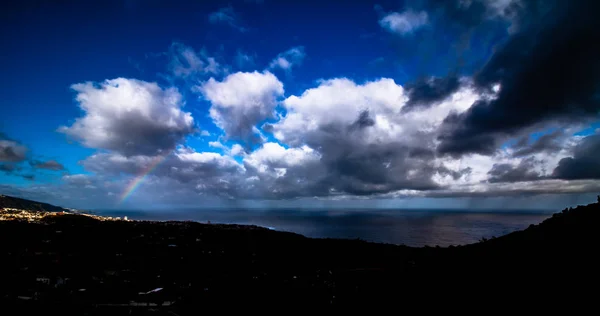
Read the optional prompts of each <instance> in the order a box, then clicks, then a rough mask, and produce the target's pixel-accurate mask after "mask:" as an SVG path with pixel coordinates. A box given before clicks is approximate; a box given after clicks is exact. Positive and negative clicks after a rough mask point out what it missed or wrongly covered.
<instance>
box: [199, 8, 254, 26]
mask: <svg viewBox="0 0 600 316" xmlns="http://www.w3.org/2000/svg"><path fill="white" fill-rule="evenodd" d="M208 20H209V21H210V23H213V24H218V23H222V24H227V25H229V26H230V27H232V28H234V29H236V30H238V31H240V32H245V31H246V28H245V27H243V26H242V25H241V24H240V21H239V17H238V15H237V13H236V12H235V11H234V10H233V8H232V7H231V6H227V7H223V8H220V9H219V10H217V11H215V12H212V13H211V14H209V16H208Z"/></svg>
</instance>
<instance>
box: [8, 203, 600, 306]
mask: <svg viewBox="0 0 600 316" xmlns="http://www.w3.org/2000/svg"><path fill="white" fill-rule="evenodd" d="M5 199H6V197H5V198H4V199H0V201H4V200H5ZM599 199H600V197H599ZM21 203H23V202H21ZM32 203H33V202H32ZM2 207H4V205H1V204H0V208H2ZM599 220H600V201H599V203H594V204H590V205H587V206H578V207H576V208H568V209H565V210H563V211H562V212H559V213H556V214H554V215H553V216H552V217H550V218H548V219H547V220H545V221H544V222H543V223H541V224H539V225H531V226H529V228H527V229H525V230H523V231H518V232H514V233H511V234H508V235H505V236H501V237H497V238H491V239H488V240H482V241H481V242H479V243H475V244H471V245H462V246H451V247H448V248H441V247H423V248H412V247H407V246H396V245H386V244H376V243H369V242H365V241H361V240H335V239H311V238H306V237H303V236H301V235H297V234H293V233H285V232H277V231H271V230H268V229H264V228H260V227H256V226H242V225H220V224H201V223H196V222H149V221H129V222H128V221H99V220H96V219H93V218H89V217H85V216H82V215H74V214H72V215H60V216H58V215H55V216H49V217H47V218H45V219H43V220H41V221H39V222H35V223H28V222H25V221H2V222H0V240H1V241H2V244H1V248H0V273H1V275H0V280H1V282H0V302H1V303H2V304H3V305H0V306H3V308H4V309H5V310H18V311H19V313H18V314H20V315H25V314H37V315H44V314H57V315H105V314H110V315H131V314H134V315H146V314H151V315H198V314H200V313H202V312H204V311H207V310H212V309H218V310H219V311H221V312H227V311H232V310H233V309H243V310H245V311H246V312H252V313H253V312H256V311H259V312H261V311H267V310H269V308H276V306H285V308H287V310H280V309H277V311H281V312H282V313H287V312H288V311H295V310H297V309H299V308H312V309H313V311H315V312H323V311H325V310H329V309H338V308H343V309H345V308H354V307H368V308H370V309H371V311H373V309H375V308H383V307H392V308H395V309H394V311H397V312H403V311H404V312H409V311H411V310H412V308H416V309H417V310H418V311H420V312H423V311H427V310H431V309H442V310H446V311H447V310H448V309H449V308H452V307H454V308H456V307H460V308H461V310H465V309H474V310H475V311H478V312H479V313H487V312H491V311H492V310H494V311H498V310H501V309H504V308H509V307H510V308H513V309H511V311H512V312H514V311H515V309H514V308H519V309H520V308H522V306H526V305H529V306H535V307H536V311H537V312H540V310H541V309H544V308H550V309H555V308H557V307H558V306H569V311H570V312H574V311H576V310H577V309H578V308H583V306H585V304H592V303H593V302H595V299H596V293H597V290H596V287H597V284H598V278H599V275H600V272H599V271H600V270H599V269H600V265H599V264H600V260H599V257H598V249H599V244H598V241H599V240H600V237H599V236H600V235H599V233H600V230H599V229H598V223H600V221H599ZM314 308H318V309H314ZM6 315H9V314H6Z"/></svg>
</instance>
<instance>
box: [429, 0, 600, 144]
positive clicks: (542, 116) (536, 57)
mask: <svg viewBox="0 0 600 316" xmlns="http://www.w3.org/2000/svg"><path fill="white" fill-rule="evenodd" d="M599 9H600V3H599V2H597V1H569V2H567V1H564V2H559V3H557V4H556V5H555V7H554V8H553V9H552V10H551V11H550V12H549V13H548V14H547V15H545V16H544V18H543V19H540V20H539V21H530V22H531V23H530V26H529V27H528V28H526V29H524V30H522V31H521V32H519V33H516V34H514V35H513V36H511V37H510V38H509V39H508V41H507V42H506V43H505V44H504V45H502V46H500V47H499V48H498V49H497V50H496V52H495V54H494V55H493V56H492V57H491V59H490V60H489V61H488V62H487V64H486V65H485V66H484V67H483V69H481V70H480V71H479V72H478V73H477V74H476V76H475V77H474V82H475V85H476V87H477V88H478V89H480V90H481V91H488V92H491V87H492V86H493V85H495V84H500V86H501V90H500V92H499V94H498V96H497V98H496V99H493V100H481V101H478V102H477V103H475V104H474V105H473V106H472V107H471V108H470V109H469V110H468V111H466V112H464V113H462V114H460V115H457V114H452V115H450V116H448V117H447V118H446V120H445V122H444V126H442V129H441V132H442V134H441V135H440V137H439V139H440V140H441V141H442V143H441V144H440V146H439V147H438V151H439V152H440V153H442V154H452V155H461V154H464V153H482V154H489V153H490V152H493V150H492V149H493V148H496V147H497V146H498V143H499V142H501V141H502V140H503V139H504V138H505V137H508V136H510V135H513V134H515V133H516V132H518V131H520V130H521V129H523V128H526V127H530V126H533V125H535V124H537V123H540V122H546V121H550V120H555V121H563V122H572V121H578V120H585V119H588V120H589V119H594V118H596V119H597V118H598V113H599V112H598V111H599V110H600V97H599V94H598V91H599V90H598V89H599V86H600V57H599V56H600V45H597V43H598V42H600V19H598V18H597V12H600V11H599ZM535 22H537V23H535Z"/></svg>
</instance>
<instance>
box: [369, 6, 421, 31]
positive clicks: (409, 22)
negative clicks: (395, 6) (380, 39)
mask: <svg viewBox="0 0 600 316" xmlns="http://www.w3.org/2000/svg"><path fill="white" fill-rule="evenodd" d="M428 20H429V19H428V16H427V12H424V11H421V12H414V11H412V10H407V11H404V12H402V13H398V12H392V13H390V14H388V15H386V16H384V17H383V18H381V19H380V20H379V25H380V26H381V27H383V28H384V29H386V30H388V31H390V32H392V33H397V34H400V35H408V34H411V33H413V32H414V31H416V30H418V29H420V28H422V27H424V26H425V25H427V23H428Z"/></svg>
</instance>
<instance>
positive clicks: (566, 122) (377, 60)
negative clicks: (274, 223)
mask: <svg viewBox="0 0 600 316" xmlns="http://www.w3.org/2000/svg"><path fill="white" fill-rule="evenodd" d="M559 5H560V4H556V3H554V2H552V1H548V2H547V3H543V5H540V8H541V9H539V8H537V9H536V8H533V7H532V5H530V4H527V3H523V2H522V1H518V0H506V1H499V2H491V1H486V0H481V1H472V3H470V4H469V3H465V2H460V1H448V2H447V3H440V2H436V1H404V2H403V1H376V2H368V1H355V2H342V1H330V2H325V1H320V2H313V1H285V2H283V1H269V0H264V1H250V0H245V1H159V0H153V1H116V0H115V1H103V2H99V1H65V2H61V4H45V3H42V2H37V1H25V2H24V3H21V4H19V5H13V6H11V7H8V6H7V7H6V8H5V10H2V11H4V12H3V13H2V30H3V31H1V32H0V36H1V39H2V42H3V43H6V45H3V49H2V50H3V58H1V59H0V67H1V68H2V69H3V76H2V77H1V78H2V79H1V80H2V82H1V85H0V86H1V88H0V107H1V113H2V118H1V119H0V132H1V133H2V134H1V135H0V146H2V147H1V148H0V149H3V150H5V154H4V156H2V155H0V164H1V165H0V166H2V168H0V183H1V184H2V186H0V193H5V194H16V195H20V196H24V197H29V198H38V199H43V200H49V201H51V202H54V203H58V204H64V205H67V206H69V205H73V206H76V207H87V208H96V207H111V208H112V207H133V206H140V205H141V206H142V207H144V206H145V205H162V206H164V207H169V206H177V205H179V204H181V205H184V206H194V205H196V204H203V203H208V204H209V205H213V206H215V205H216V206H219V205H232V203H233V205H239V206H245V205H269V206H270V205H273V206H278V205H283V206H295V205H323V203H325V205H337V206H344V205H348V204H350V205H352V204H353V203H362V204H364V205H365V206H380V205H401V206H403V205H406V206H410V207H415V206H416V207H419V206H423V207H435V206H437V205H440V206H446V205H447V204H448V201H451V205H456V206H457V207H464V205H465V203H467V204H468V203H471V202H465V201H466V200H465V199H469V200H472V199H477V200H481V202H480V203H481V205H486V203H488V204H489V203H491V202H485V200H486V199H488V198H489V197H500V198H501V199H504V200H503V201H509V200H511V199H512V200H511V201H513V202H512V203H513V204H514V203H515V202H514V201H518V202H519V203H527V204H528V205H529V204H535V203H532V202H531V201H543V200H546V201H548V196H549V195H550V196H555V197H553V199H554V200H557V199H558V200H560V201H564V202H563V203H570V202H571V201H573V198H575V199H576V200H577V201H582V200H586V199H590V198H591V197H593V196H594V191H597V190H598V188H599V187H600V185H599V184H598V180H597V179H598V178H597V176H596V174H597V173H595V171H594V172H590V173H589V175H587V174H586V175H582V174H581V172H579V171H577V170H574V168H575V167H574V166H577V165H580V164H581V163H584V164H589V166H588V167H589V168H591V169H594V168H596V167H597V164H595V163H593V162H591V161H590V158H589V157H588V155H590V154H593V153H594V150H596V148H597V147H596V146H597V141H596V139H595V138H594V137H595V135H596V134H597V131H598V123H597V122H598V107H597V98H596V99H594V98H593V97H591V96H589V95H590V92H589V91H587V90H586V91H583V89H575V88H572V87H570V86H568V87H565V91H564V92H560V93H559V92H557V93H558V94H557V95H555V96H553V97H552V99H553V100H558V99H561V98H563V99H565V101H564V102H563V103H560V104H559V103H557V104H555V105H553V106H549V108H552V109H555V110H552V111H550V110H548V111H546V110H545V108H544V105H543V104H542V105H537V104H534V105H530V103H528V102H526V101H527V100H525V99H526V98H524V97H519V96H522V95H524V92H521V90H522V88H519V87H517V88H512V83H513V82H520V81H519V80H520V77H519V76H525V75H526V74H527V73H528V72H527V71H528V70H527V69H521V68H524V67H523V66H520V67H521V68H519V66H516V64H519V63H521V64H523V62H521V61H519V60H517V62H515V63H513V64H509V66H506V65H504V64H503V65H501V67H500V66H498V65H497V64H498V63H497V62H495V61H497V60H499V58H500V57H502V56H505V55H506V56H513V55H517V56H520V55H518V54H513V55H510V54H505V55H502V53H503V52H505V51H508V52H513V51H510V50H511V49H513V48H512V46H511V45H512V42H513V41H516V40H518V38H519V37H526V36H530V34H533V33H535V34H540V32H543V31H544V30H545V29H550V28H551V27H552V25H553V24H552V23H548V22H547V21H560V19H561V18H563V17H562V15H561V14H557V13H556V12H560V11H559V10H556V9H555V8H554V7H555V6H556V7H558V6H559ZM534 9H535V10H534ZM571 9H572V10H574V11H573V12H576V13H580V12H584V11H585V10H584V9H589V8H579V7H574V8H568V10H571ZM561 10H562V9H561ZM539 12H542V13H539ZM581 14H584V13H581ZM581 20H582V21H584V22H581V23H582V29H584V30H587V28H588V25H586V24H583V23H585V21H587V20H586V16H585V15H582V18H581ZM589 29H592V27H591V25H589ZM579 31H581V29H574V30H565V31H564V33H565V35H564V36H565V40H570V39H572V38H576V36H574V35H573V34H575V35H576V32H579ZM593 35H596V33H593ZM548 41H549V44H548V45H551V44H552V43H551V40H548ZM540 42H542V43H543V40H541V41H540ZM531 45H533V46H532V47H523V48H522V49H523V51H522V52H520V53H523V52H526V54H524V55H528V56H529V55H531V56H534V57H535V54H537V53H540V54H542V53H543V52H542V51H541V49H539V48H538V47H537V46H535V45H534V44H531ZM540 45H541V44H540ZM536 49H538V50H540V51H539V52H538V51H537V50H536ZM513 50H514V49H513ZM555 57H556V58H559V57H560V56H549V57H548V58H549V59H550V58H555ZM584 57H585V56H584ZM513 58H517V57H514V56H513ZM518 58H522V57H518ZM523 58H524V57H523ZM531 58H533V57H531ZM502 60H504V59H502ZM561 62H562V61H561ZM572 62H573V61H568V60H564V63H565V65H568V64H569V63H572ZM534 66H535V65H534ZM542 66H543V65H540V69H541V67H542ZM495 67H496V68H495ZM499 67H500V68H499ZM511 67H512V68H511ZM532 67H533V66H532ZM498 69H501V70H502V72H499V71H498ZM538 72H539V71H538ZM499 74H500V75H499ZM567 75H572V76H583V77H582V78H583V80H587V81H589V82H595V81H594V80H597V76H595V75H594V74H588V73H586V72H583V73H573V74H567ZM540 77H542V78H541V79H540V80H538V81H539V85H540V86H543V84H545V83H544V82H542V81H544V78H543V77H544V76H540ZM567 77H568V76H567ZM118 78H122V80H121V79H118ZM488 78H492V79H490V80H488ZM549 78H550V79H548V80H549V81H548V83H546V84H561V83H562V81H560V80H567V79H572V78H566V77H565V78H564V79H560V80H559V79H557V80H559V81H560V82H557V81H556V80H555V81H550V80H551V79H552V78H553V77H552V76H549ZM107 80H108V81H107ZM110 80H113V81H110ZM486 80H487V81H486ZM86 83H87V84H86ZM75 84H81V85H82V86H80V88H79V89H78V88H74V86H73V85H75ZM129 84H130V85H129ZM536 84H537V83H536ZM582 85H585V83H583V84H582ZM111 86H114V87H115V89H112V90H111V89H110V87H111ZM124 89H132V91H139V90H142V91H145V92H147V93H148V95H147V96H146V97H144V99H140V100H138V101H139V102H137V101H132V103H131V104H127V102H128V101H127V100H125V101H123V99H120V98H119V97H118V96H119V95H120V93H121V92H123V91H125V93H129V92H131V91H126V90H124ZM169 89H171V90H169ZM533 90H534V92H532V93H537V92H535V91H537V90H535V87H534V88H533ZM539 90H540V91H542V90H543V89H539ZM169 91H171V92H173V91H174V92H173V93H171V92H169ZM539 93H542V92H539ZM561 93H562V94H561ZM586 93H587V94H586ZM592 95H593V94H592ZM175 96H176V97H177V98H178V101H177V102H175V103H170V101H169V100H170V99H167V98H171V97H175ZM232 98H233V99H232ZM568 98H573V99H574V100H575V99H577V100H579V101H581V100H584V101H585V102H587V103H585V104H583V103H582V102H580V103H578V105H577V106H580V107H581V109H579V110H580V111H570V110H562V109H563V108H564V109H566V108H568V106H569V104H570V103H569V101H568ZM590 98H591V99H590ZM84 99H85V100H87V101H82V100H84ZM234 99H235V100H234ZM537 99H540V98H537ZM541 99H543V97H542V98H541ZM482 100H483V101H485V102H487V103H489V105H488V106H487V107H482V106H477V105H476V103H477V102H479V101H482ZM490 100H491V101H490ZM504 100H508V101H504ZM515 100H516V101H515ZM519 100H523V104H522V105H521V107H522V109H525V110H523V111H522V112H526V113H529V112H531V113H532V114H531V115H530V116H531V118H529V117H528V116H527V115H523V119H519V120H514V122H513V117H517V116H519V111H520V110H519V109H516V108H515V107H513V106H511V105H507V104H508V103H507V102H511V103H510V104H514V103H515V102H516V103H518V102H519ZM483 101H482V102H483ZM85 102H88V103H86V104H88V106H87V108H86V106H83V107H82V105H83V104H84V103H85ZM124 102H125V103H124ZM136 102H137V103H136ZM144 102H147V104H146V103H144ZM344 102H346V103H348V104H347V106H346V107H345V103H344ZM480 103H481V102H480ZM413 104H414V105H413ZM581 104H583V105H581ZM409 106H410V107H411V108H412V107H414V110H410V111H409V110H407V109H408V108H409ZM403 107H405V108H404V109H402V108H403ZM125 108H127V110H122V109H125ZM484 108H485V109H486V110H485V111H482V109H484ZM123 111H124V112H123ZM144 111H146V112H144ZM148 111H149V112H148ZM511 111H513V112H511ZM536 111H537V112H536ZM483 112H486V113H487V112H489V113H492V114H490V115H494V117H496V118H497V121H500V123H498V124H497V125H498V127H494V128H492V127H490V126H492V125H494V126H495V123H487V124H483V123H481V124H480V123H477V122H484V121H485V120H489V118H486V117H485V116H481V113H483ZM124 113H125V114H124ZM144 113H145V114H144ZM148 113H149V114H148ZM174 113H175V114H174ZM186 113H187V114H188V115H189V116H190V117H191V118H190V120H192V121H189V120H187V119H186V118H185V117H186ZM494 113H495V114H494ZM94 115H95V116H94ZM361 115H363V116H361ZM453 115H455V116H453ZM361 117H362V118H363V120H360V118H361ZM450 117H453V118H454V117H456V118H457V120H458V122H459V124H458V125H456V126H455V125H452V126H451V125H450V124H449V122H450V121H451V120H450V119H449V118H450ZM84 119H89V120H88V121H86V122H87V123H82V124H81V125H78V123H77V122H78V120H80V121H82V120H84ZM137 120H139V121H137ZM169 120H171V121H169ZM82 122H83V121H82ZM299 122H302V124H308V125H302V124H300V123H299ZM361 122H362V123H361ZM411 122H412V123H411ZM490 122H491V121H490ZM265 123H266V125H265ZM359 123H360V124H359ZM363 123H365V124H366V125H364V126H363V125H361V124H363ZM173 124H175V125H177V126H175V125H173ZM298 124H300V125H298ZM311 124H312V125H311ZM315 124H316V125H315ZM353 124H354V125H353ZM482 124H483V125H485V126H486V127H484V128H482V127H481V126H479V125H482ZM344 125H347V126H348V128H346V127H343V126H344ZM352 126H358V127H357V129H358V130H359V131H358V132H356V131H355V129H354V128H353V127H352ZM504 127H506V128H504ZM464 131H468V136H469V137H463V136H461V135H462V134H461V133H463V132H464ZM556 131H558V132H556ZM99 133H100V134H102V135H103V136H102V139H100V138H98V137H99V136H98V135H100V134H99ZM359 133H360V134H359ZM464 133H466V132H464ZM107 135H108V136H107ZM473 135H482V136H481V137H485V138H484V139H485V140H486V141H487V142H489V144H487V143H486V144H485V146H483V145H482V146H479V147H480V148H479V147H478V146H471V145H465V144H462V143H461V142H460V141H458V140H461V141H462V140H464V139H467V138H472V137H474V136H473ZM530 135H531V136H530ZM543 135H550V136H548V137H543ZM523 139H526V140H527V141H523ZM538 140H540V141H538ZM542 141H543V142H544V143H542ZM449 142H452V143H449ZM546 142H547V143H546ZM469 143H471V144H472V143H473V142H470V141H469ZM475 143H478V144H482V142H479V141H475ZM124 144H125V145H124ZM465 146H467V147H469V148H467V147H465ZM517 147H518V148H517ZM526 147H527V148H526ZM457 148H460V149H457ZM590 148H591V149H590ZM19 150H21V151H19ZM417 152H419V153H422V152H428V153H429V152H431V154H430V155H428V156H427V158H423V159H424V160H417V158H415V157H417V155H418V154H417ZM517 152H520V153H527V155H520V154H519V155H516V154H515V153H517ZM413 153H414V154H413ZM154 159H155V160H156V161H159V160H160V161H161V162H160V163H159V164H158V165H157V166H156V167H154V168H152V167H151V161H154ZM419 159H421V158H419ZM563 159H566V160H563ZM569 159H570V160H569ZM577 162H579V164H578V163H577ZM382 165H383V166H385V168H387V169H389V171H387V172H384V171H382V170H380V169H381V166H382ZM223 168H224V169H223ZM150 169H152V170H151V171H149V170H150ZM183 170H187V171H185V172H184V171H183ZM147 171H149V172H147ZM311 171H313V172H317V171H318V173H317V174H314V175H313V174H311ZM146 173H148V175H147V176H145V177H142V176H143V175H145V174H146ZM248 179H251V180H248ZM248 181H258V183H260V185H252V186H249V185H248V184H247V183H248ZM138 182H139V183H138ZM134 183H135V184H136V185H135V190H132V192H131V193H130V194H124V193H125V192H126V191H127V188H128V187H131V186H132V184H134ZM300 183H301V184H300ZM82 186H84V187H87V189H82ZM261 186H262V187H261ZM157 190H158V191H159V192H164V191H165V190H167V191H169V190H172V191H173V194H172V195H168V194H164V193H163V194H162V195H161V196H160V197H157V195H156V194H155V192H158V191H157ZM57 191H60V192H62V193H60V194H57V193H56V192H57ZM567 195H568V196H567ZM523 199H528V200H527V201H528V202H524V200H523ZM207 201H210V202H207ZM356 201H360V202H356ZM488 201H491V200H488ZM507 203H508V202H507ZM362 204H361V205H362ZM492 204H494V207H497V206H496V205H497V204H498V202H494V203H492ZM501 204H502V203H501ZM517 204H518V203H517Z"/></svg>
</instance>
